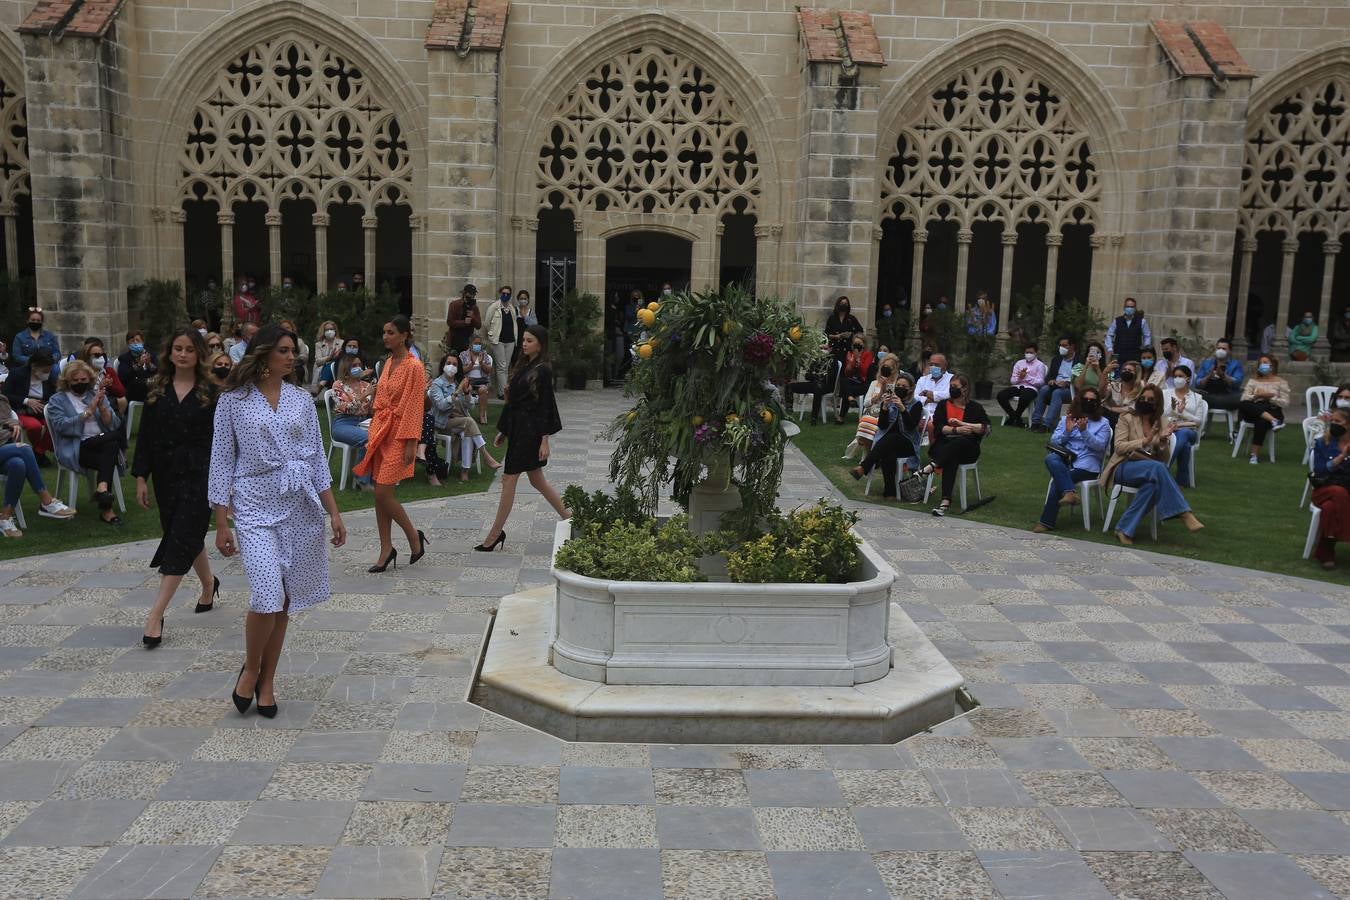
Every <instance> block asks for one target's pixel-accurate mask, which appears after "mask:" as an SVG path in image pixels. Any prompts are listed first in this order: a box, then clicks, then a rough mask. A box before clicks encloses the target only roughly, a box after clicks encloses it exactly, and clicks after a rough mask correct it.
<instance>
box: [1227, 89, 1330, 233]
mask: <svg viewBox="0 0 1350 900" xmlns="http://www.w3.org/2000/svg"><path fill="white" fill-rule="evenodd" d="M1239 215H1240V219H1241V224H1242V230H1243V231H1244V232H1245V233H1246V234H1247V236H1248V237H1254V236H1255V235H1256V234H1257V232H1261V231H1280V232H1284V233H1285V234H1286V235H1287V236H1289V237H1291V238H1292V237H1293V236H1295V235H1298V234H1304V233H1309V232H1311V233H1320V234H1325V235H1327V236H1328V237H1329V238H1330V239H1332V240H1335V238H1336V235H1339V234H1341V233H1342V232H1345V231H1348V230H1350V77H1347V76H1345V75H1333V76H1331V77H1328V78H1322V79H1319V80H1317V81H1315V82H1312V83H1310V84H1307V85H1305V86H1304V87H1302V88H1300V89H1299V90H1297V91H1295V92H1294V93H1292V94H1290V95H1289V96H1287V97H1285V98H1284V99H1282V100H1281V101H1279V102H1278V103H1275V104H1274V105H1272V106H1271V107H1270V109H1269V110H1267V111H1266V112H1265V114H1264V115H1261V116H1258V117H1254V118H1253V120H1252V121H1251V122H1250V123H1249V126H1248V130H1247V143H1246V148H1245V158H1244V161H1243V168H1242V194H1241V202H1240V212H1239Z"/></svg>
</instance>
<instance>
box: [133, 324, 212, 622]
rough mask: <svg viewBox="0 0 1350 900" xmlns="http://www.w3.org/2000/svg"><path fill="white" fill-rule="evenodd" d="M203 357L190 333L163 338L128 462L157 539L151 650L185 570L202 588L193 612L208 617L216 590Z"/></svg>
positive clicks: (208, 384)
mask: <svg viewBox="0 0 1350 900" xmlns="http://www.w3.org/2000/svg"><path fill="white" fill-rule="evenodd" d="M206 356H207V353H206V343H205V341H203V340H202V337H201V335H200V334H198V333H197V331H195V330H194V329H191V328H182V329H179V330H178V331H175V332H174V333H173V336H172V337H170V338H169V346H168V347H167V348H166V349H165V351H164V356H163V357H162V359H163V360H164V367H163V370H162V371H161V373H160V374H159V375H158V376H157V377H156V378H155V380H154V381H153V382H152V383H151V386H150V388H149V390H148V391H147V396H146V404H145V410H144V412H143V413H142V416H141V427H140V431H139V433H138V435H137V438H136V454H135V456H134V457H133V459H132V465H131V473H132V474H133V475H134V476H136V501H137V502H138V503H139V504H140V505H141V506H142V507H143V508H145V509H149V508H150V496H149V491H148V490H147V481H153V482H154V486H155V503H156V504H157V505H158V506H159V524H160V527H161V528H162V529H163V531H164V537H163V538H161V539H160V542H159V548H158V549H157V550H156V551H155V555H154V558H153V559H151V560H150V565H151V566H155V567H158V568H159V574H160V575H161V576H162V577H161V579H160V583H159V592H158V593H157V594H156V595H155V602H154V605H153V606H151V607H150V613H149V616H148V617H147V619H146V625H145V632H144V635H143V637H142V641H143V642H144V644H145V645H146V646H147V647H151V648H153V647H157V646H159V643H160V641H161V639H162V637H163V627H164V612H165V610H166V609H168V607H169V602H170V601H171V600H172V599H173V595H174V592H175V591H176V590H178V586H179V584H181V583H182V581H183V576H184V575H186V574H187V572H188V569H195V570H196V572H197V577H198V578H200V579H201V583H202V593H201V598H200V599H199V600H198V602H197V607H196V610H195V611H196V612H206V611H207V610H209V609H211V605H212V603H214V598H215V596H216V594H217V593H218V592H219V587H220V580H219V579H217V578H216V577H215V576H214V575H212V574H211V562H210V560H208V559H207V557H206V530H207V527H208V526H209V525H210V523H211V504H210V503H209V502H208V501H207V499H206V481H207V474H208V473H209V471H210V467H211V435H212V426H213V424H214V422H215V411H216V409H215V408H216V403H215V387H214V386H213V384H212V381H211V378H210V370H209V369H208V368H207V367H206Z"/></svg>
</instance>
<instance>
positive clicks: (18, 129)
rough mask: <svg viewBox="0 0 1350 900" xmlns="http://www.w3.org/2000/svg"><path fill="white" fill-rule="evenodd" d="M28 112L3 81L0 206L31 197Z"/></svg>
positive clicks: (19, 96) (12, 87)
mask: <svg viewBox="0 0 1350 900" xmlns="http://www.w3.org/2000/svg"><path fill="white" fill-rule="evenodd" d="M29 191H30V185H29V180H28V110H27V105H26V104H25V102H24V97H23V95H22V94H21V93H18V92H17V90H16V88H15V85H13V84H11V83H9V82H8V81H6V80H3V79H0V206H4V207H5V208H7V209H8V208H12V207H13V205H14V201H15V200H16V199H17V198H18V197H20V196H28V195H29Z"/></svg>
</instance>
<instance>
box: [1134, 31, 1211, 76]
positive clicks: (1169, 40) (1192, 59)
mask: <svg viewBox="0 0 1350 900" xmlns="http://www.w3.org/2000/svg"><path fill="white" fill-rule="evenodd" d="M1149 25H1150V26H1152V28H1153V33H1154V35H1156V36H1157V38H1158V43H1159V44H1161V45H1162V48H1163V52H1164V53H1166V54H1167V60H1168V62H1170V63H1171V64H1172V68H1173V69H1175V70H1176V72H1177V74H1178V75H1180V76H1181V77H1182V78H1191V77H1195V76H1200V77H1204V78H1209V77H1211V76H1212V75H1213V74H1214V72H1213V70H1211V69H1210V67H1209V63H1207V62H1205V58H1204V57H1203V56H1201V55H1200V51H1199V50H1198V49H1197V48H1196V46H1195V42H1194V41H1192V40H1191V36H1190V35H1189V34H1187V33H1186V23H1185V22H1178V21H1175V20H1171V19H1150V20H1149Z"/></svg>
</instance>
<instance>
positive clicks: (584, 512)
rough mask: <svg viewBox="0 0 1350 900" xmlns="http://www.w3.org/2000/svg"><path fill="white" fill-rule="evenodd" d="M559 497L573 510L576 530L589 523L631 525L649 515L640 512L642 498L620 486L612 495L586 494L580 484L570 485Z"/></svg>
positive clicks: (573, 525) (573, 523)
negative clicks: (624, 523)
mask: <svg viewBox="0 0 1350 900" xmlns="http://www.w3.org/2000/svg"><path fill="white" fill-rule="evenodd" d="M562 499H563V506H565V507H567V508H568V509H569V510H571V512H572V527H573V528H574V529H576V530H577V531H583V530H585V528H586V527H587V526H588V525H591V524H599V525H613V524H614V523H616V522H627V523H628V524H630V525H634V524H638V523H640V522H644V521H646V520H647V519H648V518H649V517H648V516H647V514H646V513H644V512H643V511H642V501H641V500H639V499H638V497H637V495H635V494H634V493H633V492H632V491H630V490H628V489H627V488H626V487H623V486H622V485H620V486H619V489H618V490H617V491H616V492H615V493H614V494H613V495H612V496H611V495H610V494H606V493H605V492H604V491H595V492H593V493H590V494H588V493H586V490H585V489H584V488H583V487H581V485H577V484H569V485H568V486H567V490H565V491H563V497H562Z"/></svg>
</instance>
